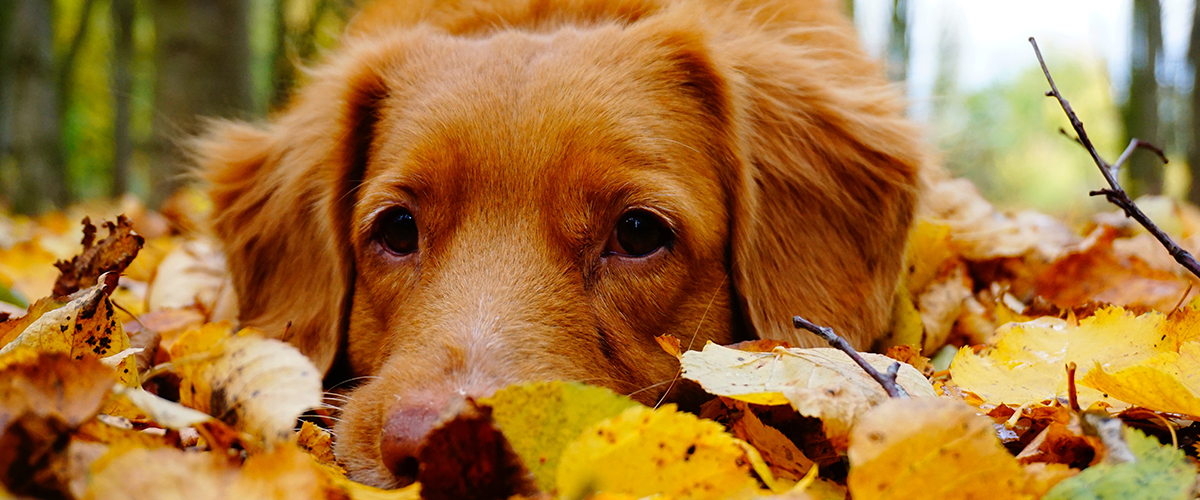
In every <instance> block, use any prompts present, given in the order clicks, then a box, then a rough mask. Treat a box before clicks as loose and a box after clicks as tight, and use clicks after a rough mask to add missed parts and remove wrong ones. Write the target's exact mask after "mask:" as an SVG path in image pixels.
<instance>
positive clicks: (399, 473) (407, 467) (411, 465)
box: [392, 457, 421, 479]
mask: <svg viewBox="0 0 1200 500" xmlns="http://www.w3.org/2000/svg"><path fill="white" fill-rule="evenodd" d="M420 465H421V464H420V463H418V462H417V457H408V458H405V459H403V460H400V462H399V463H397V464H396V466H395V468H394V469H392V473H393V474H395V475H396V477H403V478H413V479H416V477H417V472H419V471H420Z"/></svg>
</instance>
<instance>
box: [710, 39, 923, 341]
mask: <svg viewBox="0 0 1200 500" xmlns="http://www.w3.org/2000/svg"><path fill="white" fill-rule="evenodd" d="M778 36H780V37H781V38H782V37H784V35H778ZM789 36H806V35H805V34H804V33H803V32H800V34H793V35H789ZM811 36H812V37H814V38H824V42H826V43H825V46H826V47H828V48H824V49H822V48H820V46H821V45H822V44H821V41H822V40H820V39H810V40H808V42H809V44H808V46H806V47H804V48H801V47H799V46H796V45H790V44H787V43H781V42H780V41H779V40H778V39H776V40H771V42H773V43H758V42H756V41H755V40H753V39H745V40H740V41H737V42H733V43H730V44H729V45H728V46H726V47H723V48H722V50H729V51H730V52H731V54H730V55H731V57H729V59H728V60H729V61H732V63H731V66H733V69H732V72H733V73H734V74H735V75H736V76H735V77H733V78H730V80H731V86H732V87H733V91H732V95H733V96H734V99H735V100H736V101H739V103H738V106H737V108H738V109H739V111H740V114H741V116H740V119H739V120H738V121H737V123H739V124H740V125H739V126H740V127H741V130H740V131H739V132H738V135H739V137H740V139H739V143H740V147H739V149H740V154H739V156H741V163H742V165H741V169H740V176H741V179H740V180H739V181H737V184H738V187H737V188H736V189H735V190H734V191H735V193H736V194H735V202H734V203H735V206H734V214H733V218H734V225H733V248H732V250H733V263H732V268H733V269H732V273H733V281H734V285H735V288H736V290H737V292H738V294H739V295H740V299H741V302H742V307H743V313H744V317H745V319H746V321H748V322H749V323H750V324H751V325H752V327H753V329H754V331H755V332H757V334H758V336H759V337H762V338H773V339H781V340H788V341H790V342H792V343H794V344H798V345H802V346H814V345H823V344H824V342H822V341H820V340H818V339H817V338H816V337H815V336H813V335H812V334H809V333H802V332H798V331H797V330H796V329H795V328H794V327H793V325H792V317H793V316H794V315H802V316H804V317H805V318H806V319H808V320H810V321H812V322H815V323H817V324H822V325H827V326H831V327H834V329H835V330H836V331H837V332H838V333H839V334H840V335H842V336H843V337H845V338H846V339H847V340H849V341H850V342H851V343H852V344H853V345H854V346H856V347H858V348H866V347H869V346H870V343H871V340H872V339H874V338H877V337H878V336H879V335H880V333H882V332H883V331H884V329H886V328H887V322H888V319H889V318H890V312H891V304H892V297H893V294H894V292H895V286H896V282H897V279H898V278H899V276H900V272H901V268H902V266H903V255H904V245H905V242H906V239H907V235H908V230H909V226H910V225H911V222H912V216H913V210H914V207H915V204H916V200H917V184H918V178H919V176H920V172H921V169H922V165H923V164H924V163H925V162H926V161H927V155H926V150H925V148H924V146H923V143H922V142H921V138H920V137H921V134H920V133H919V131H918V130H917V129H916V127H915V126H914V125H913V124H912V123H910V122H909V121H908V120H906V119H905V118H904V116H903V114H904V109H903V105H904V104H903V99H902V98H901V97H900V96H899V95H898V93H897V92H896V91H895V90H894V89H893V88H891V87H890V86H889V85H888V84H887V82H886V81H885V80H884V79H883V78H882V76H881V75H879V74H878V71H877V70H874V69H873V64H872V61H870V60H868V59H867V57H866V56H865V55H863V54H862V53H861V52H860V51H857V50H854V49H853V48H852V47H854V46H856V44H857V42H856V41H855V40H854V37H853V33H852V32H850V31H849V30H848V29H847V30H846V31H845V32H844V33H840V32H837V31H830V29H827V30H826V31H824V32H818V33H816V34H813V35H811ZM765 38H771V37H770V36H769V35H766V36H765ZM813 45H816V46H817V47H818V48H813Z"/></svg>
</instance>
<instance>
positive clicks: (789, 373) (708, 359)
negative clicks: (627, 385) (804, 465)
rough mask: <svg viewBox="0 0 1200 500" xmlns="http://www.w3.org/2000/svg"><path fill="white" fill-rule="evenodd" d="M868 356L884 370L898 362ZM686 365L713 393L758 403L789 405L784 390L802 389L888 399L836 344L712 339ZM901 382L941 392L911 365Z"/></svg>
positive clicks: (918, 390) (911, 388) (923, 391)
mask: <svg viewBox="0 0 1200 500" xmlns="http://www.w3.org/2000/svg"><path fill="white" fill-rule="evenodd" d="M862 356H863V358H864V359H866V360H867V362H868V363H869V364H870V365H871V366H873V367H875V368H876V369H877V370H879V371H880V372H886V371H887V369H888V367H889V366H891V365H892V364H893V363H896V361H895V360H893V359H891V358H888V357H887V356H884V355H882V354H874V353H862ZM681 366H682V368H683V377H684V378H686V379H688V380H692V381H695V382H697V383H699V384H700V386H701V387H703V388H704V390H705V391H707V392H708V393H709V394H713V395H716V396H725V397H729V398H733V399H737V400H740V401H745V402H747V403H753V404H761V405H782V404H788V403H789V402H790V401H789V399H788V398H787V397H786V396H785V395H784V392H785V391H787V390H789V389H792V388H796V387H802V388H803V387H825V386H838V387H853V389H854V390H855V391H857V392H860V393H862V394H863V395H864V397H867V399H869V400H871V401H876V400H879V401H881V400H883V399H886V398H887V393H886V392H884V390H883V387H881V386H880V385H879V383H878V382H876V381H875V379H872V378H871V377H870V376H869V375H867V373H866V372H864V371H863V369H862V368H861V367H859V366H858V365H857V364H855V363H854V362H853V361H852V360H851V359H850V357H849V356H847V355H846V354H845V353H843V352H841V351H839V350H837V349H832V348H812V349H794V348H793V349H784V348H777V349H775V350H774V351H772V352H769V353H761V352H747V351H740V350H736V349H730V348H728V347H722V346H719V345H716V344H713V343H711V342H710V343H708V344H707V345H705V346H704V350H703V351H688V352H685V353H683V357H682V359H681ZM897 382H898V383H899V384H900V386H901V387H903V388H904V389H905V390H906V391H908V393H909V394H910V395H912V396H914V397H925V396H934V395H935V394H934V391H933V386H932V385H930V384H929V381H928V380H927V379H926V378H925V377H924V376H922V375H921V373H920V372H918V371H917V370H916V369H915V368H913V367H911V366H908V365H906V364H903V363H901V366H900V372H899V374H898V377H897ZM810 416H815V415H810Z"/></svg>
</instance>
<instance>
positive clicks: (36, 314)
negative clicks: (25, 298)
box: [0, 297, 67, 346]
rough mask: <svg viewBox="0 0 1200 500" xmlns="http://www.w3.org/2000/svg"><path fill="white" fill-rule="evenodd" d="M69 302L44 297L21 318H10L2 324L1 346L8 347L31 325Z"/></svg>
mask: <svg viewBox="0 0 1200 500" xmlns="http://www.w3.org/2000/svg"><path fill="white" fill-rule="evenodd" d="M66 303H67V301H64V300H56V299H54V298H52V297H44V298H41V299H38V301H37V302H34V303H33V304H32V305H30V306H29V309H28V310H26V311H25V314H24V315H23V316H20V317H14V318H10V319H8V320H6V321H3V322H0V346H5V345H8V344H9V343H10V342H12V341H13V339H15V338H17V336H18V335H20V334H21V332H24V331H25V329H26V328H29V325H31V324H33V322H34V321H36V320H37V319H38V318H40V317H42V315H43V314H46V313H47V312H49V311H53V310H55V309H58V308H60V307H62V306H63V305H65V304H66Z"/></svg>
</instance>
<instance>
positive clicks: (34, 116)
mask: <svg viewBox="0 0 1200 500" xmlns="http://www.w3.org/2000/svg"><path fill="white" fill-rule="evenodd" d="M53 4H54V2H53V0H16V3H15V6H16V12H15V16H14V22H13V25H12V33H11V38H10V39H9V40H8V42H9V43H10V44H11V47H12V51H13V55H12V57H13V65H12V66H11V68H12V69H13V79H14V81H13V94H12V98H13V108H12V118H11V122H10V123H11V125H12V127H11V130H12V146H11V148H12V156H13V159H14V160H16V164H17V182H16V184H17V186H16V188H17V189H16V192H15V193H14V195H13V209H14V210H16V211H17V212H20V213H35V212H39V211H42V210H46V209H50V208H54V207H61V206H64V205H66V203H67V201H68V200H67V192H68V191H67V185H66V184H67V175H66V165H65V162H64V161H63V157H62V148H61V145H62V135H61V127H60V122H59V117H60V114H59V110H58V104H59V99H58V96H57V95H55V94H56V92H55V91H56V90H57V89H58V82H57V81H56V79H55V74H54V73H55V64H54V46H53V45H54V30H53V22H52V19H53V17H52V16H53V8H54V5H53Z"/></svg>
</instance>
